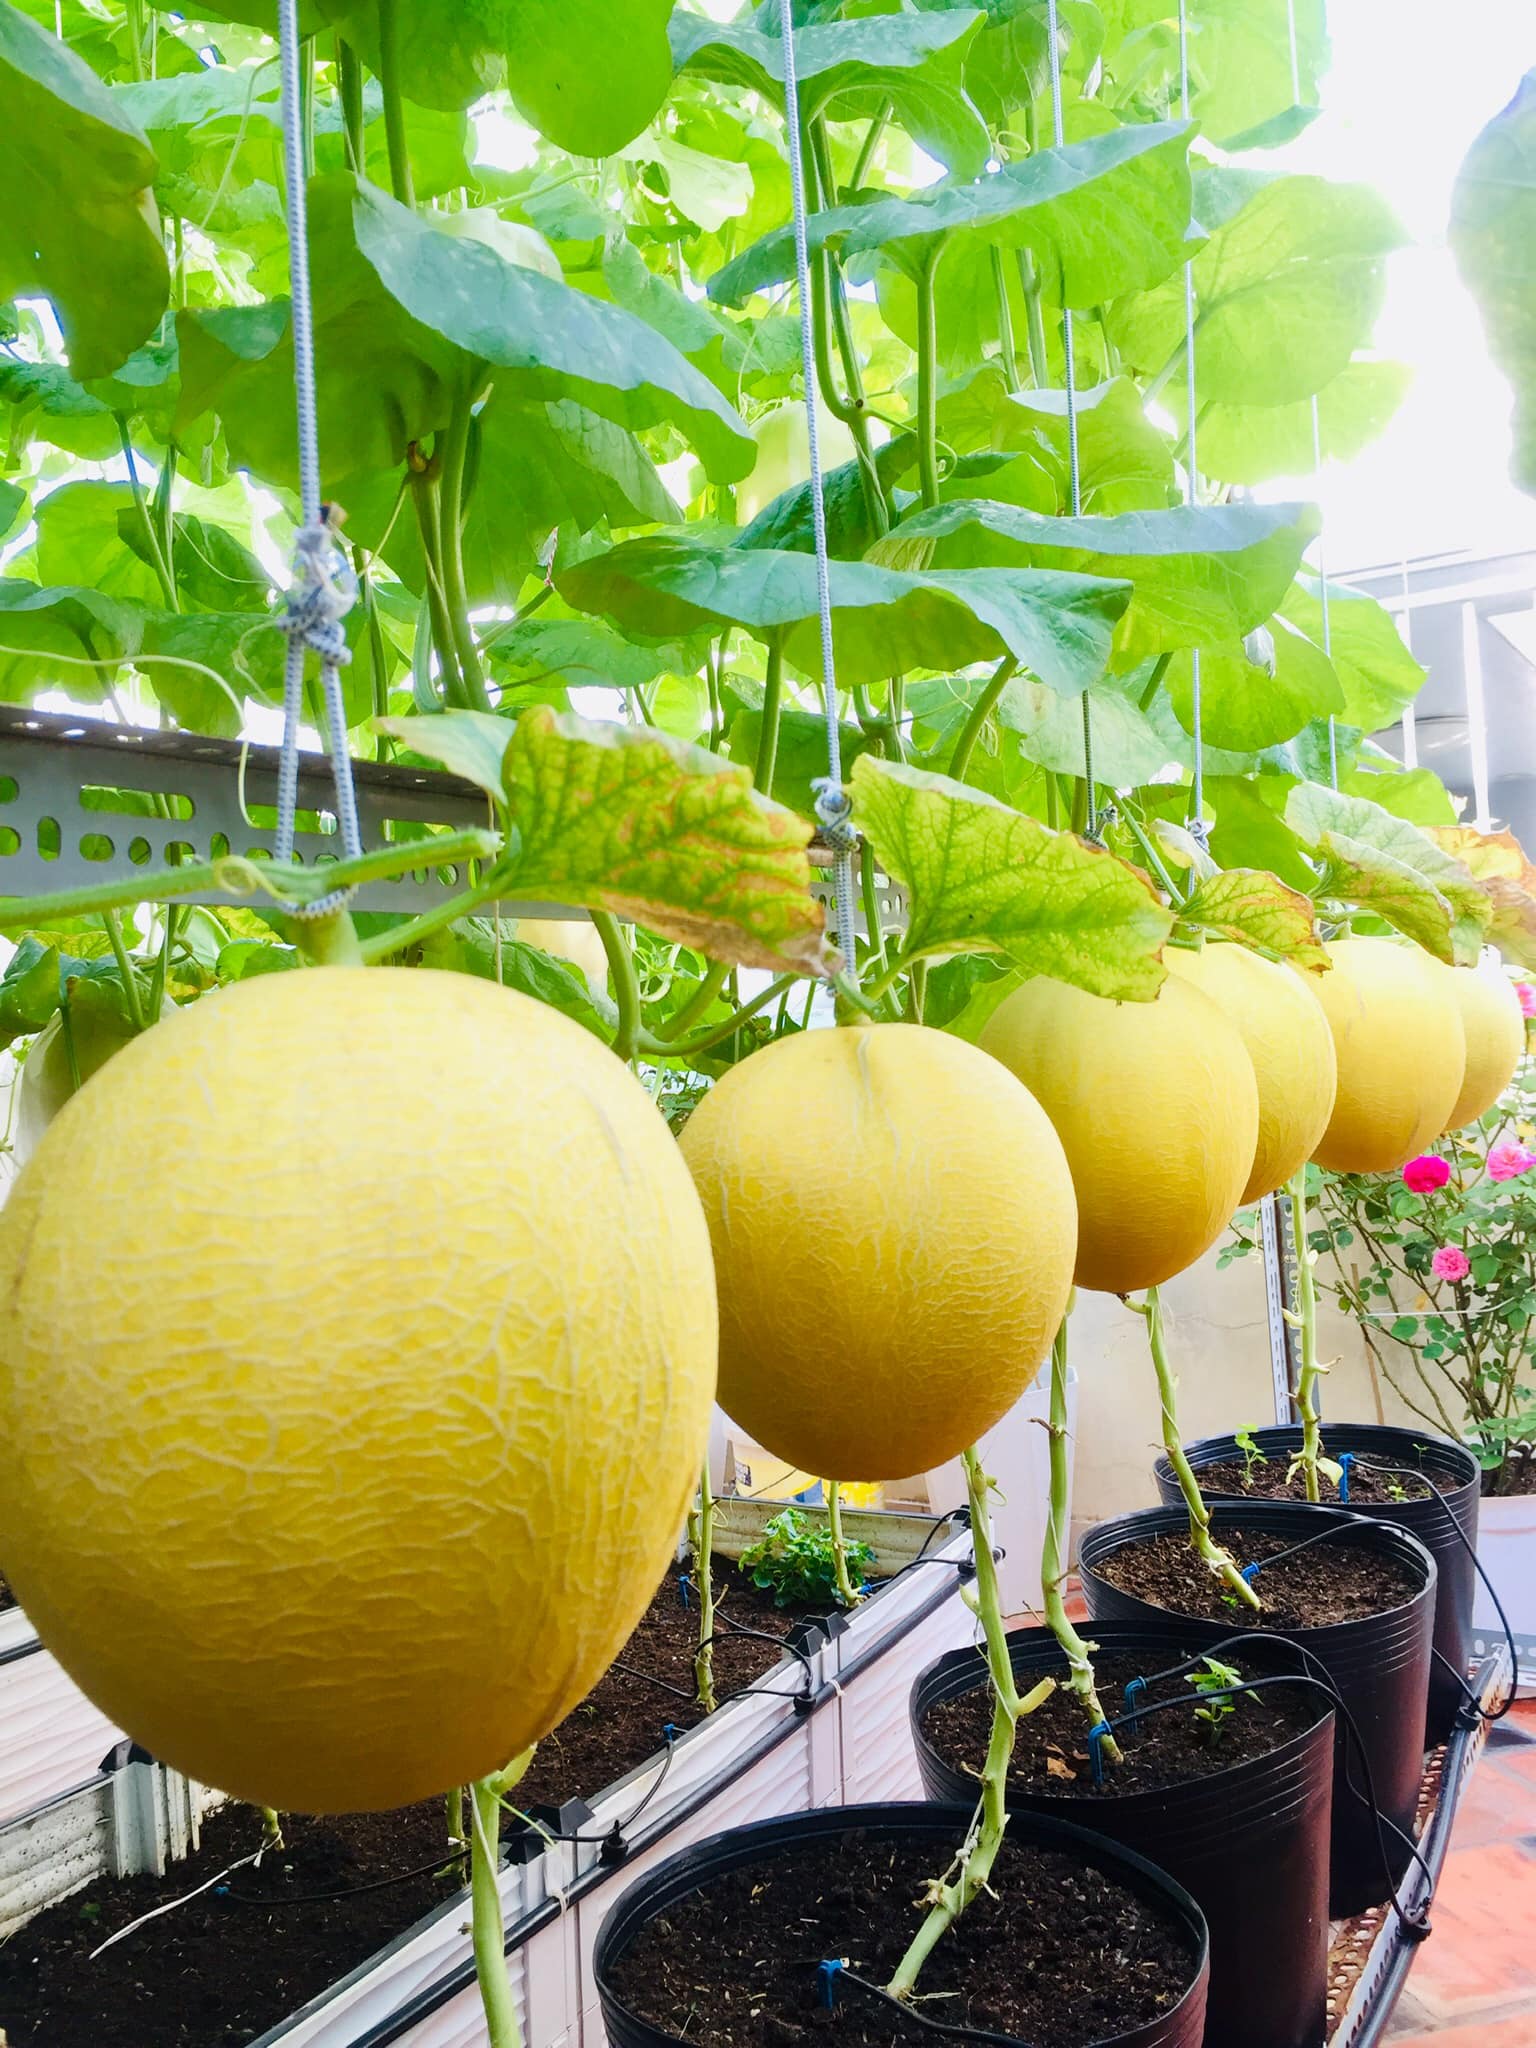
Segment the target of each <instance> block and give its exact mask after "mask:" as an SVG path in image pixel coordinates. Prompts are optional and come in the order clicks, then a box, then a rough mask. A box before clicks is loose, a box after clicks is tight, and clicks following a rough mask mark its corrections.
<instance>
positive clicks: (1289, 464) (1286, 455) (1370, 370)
mask: <svg viewBox="0 0 1536 2048" xmlns="http://www.w3.org/2000/svg"><path fill="white" fill-rule="evenodd" d="M1198 350H1199V344H1198V343H1197V344H1196V352H1197V355H1198ZM1412 381H1413V371H1412V370H1411V369H1410V368H1409V367H1408V365H1407V364H1406V363H1389V362H1382V361H1379V360H1377V359H1376V358H1374V357H1365V356H1362V357H1357V358H1356V359H1355V360H1354V361H1353V362H1350V363H1346V364H1345V366H1344V368H1343V369H1342V370H1341V371H1340V372H1339V374H1338V376H1337V377H1335V378H1334V379H1333V380H1332V382H1331V383H1328V384H1325V385H1324V386H1323V388H1322V390H1321V391H1320V392H1319V393H1318V394H1317V427H1318V443H1319V446H1320V447H1321V450H1322V455H1323V460H1324V461H1325V462H1352V461H1353V460H1354V458H1355V457H1356V456H1357V455H1358V454H1359V453H1360V452H1361V450H1362V449H1364V448H1367V447H1369V445H1370V443H1371V442H1372V441H1374V440H1375V439H1376V438H1377V436H1378V435H1379V434H1381V433H1382V432H1383V430H1384V429H1385V428H1386V426H1387V424H1388V422H1389V421H1390V420H1391V418H1392V415H1393V414H1394V413H1395V412H1396V411H1397V409H1398V407H1399V406H1400V405H1401V404H1402V402H1403V399H1404V398H1405V397H1406V395H1407V392H1408V386H1409V385H1410V383H1411V382H1412ZM1163 403H1164V404H1165V405H1166V406H1167V407H1168V410H1169V411H1170V412H1171V413H1172V414H1173V416H1174V418H1175V419H1176V420H1177V422H1178V424H1179V428H1180V430H1181V431H1182V430H1183V427H1184V423H1185V420H1186V418H1187V414H1188V408H1187V406H1186V404H1185V386H1184V383H1183V380H1182V379H1181V378H1178V377H1175V378H1174V380H1173V382H1172V383H1171V384H1170V385H1169V386H1168V387H1167V389H1166V390H1165V391H1164V393H1163ZM1197 431H1198V437H1199V438H1198V449H1199V458H1200V468H1201V470H1202V471H1203V472H1204V474H1205V475H1206V476H1209V477H1219V478H1220V479H1221V481H1222V482H1223V483H1229V484H1261V483H1267V482H1268V481H1269V480H1270V479H1271V478H1272V477H1285V476H1310V475H1311V474H1312V471H1313V470H1314V468H1315V467H1316V463H1315V461H1314V457H1313V444H1312V401H1311V400H1310V399H1309V398H1302V399H1298V400H1296V401H1295V403H1294V404H1291V405H1211V404H1208V405H1204V406H1202V407H1201V409H1200V419H1199V425H1198V430H1197Z"/></svg>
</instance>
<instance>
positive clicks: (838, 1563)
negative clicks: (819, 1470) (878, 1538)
mask: <svg viewBox="0 0 1536 2048" xmlns="http://www.w3.org/2000/svg"><path fill="white" fill-rule="evenodd" d="M826 1494H827V1527H828V1528H829V1529H830V1530H831V1532H832V1569H833V1573H834V1583H835V1585H836V1587H837V1597H838V1601H839V1603H840V1604H841V1605H842V1606H844V1607H857V1606H858V1604H859V1602H860V1600H862V1599H863V1597H864V1596H863V1594H862V1593H861V1592H860V1591H859V1589H858V1587H857V1586H855V1585H854V1583H853V1581H852V1579H851V1578H850V1577H849V1576H848V1540H847V1538H846V1537H845V1536H844V1534H843V1489H842V1485H841V1482H840V1481H838V1480H836V1479H829V1480H828V1481H827V1483H826Z"/></svg>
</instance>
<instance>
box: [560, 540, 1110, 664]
mask: <svg viewBox="0 0 1536 2048" xmlns="http://www.w3.org/2000/svg"><path fill="white" fill-rule="evenodd" d="M556 583H557V586H558V588H559V590H560V594H561V596H562V597H564V598H565V600H566V602H567V603H568V604H571V605H574V606H576V607H577V609H579V610H581V611H588V612H595V613H598V614H599V615H601V616H602V617H605V618H607V619H610V620H611V621H612V622H613V624H614V625H615V626H617V627H618V629H619V631H620V632H621V633H626V634H632V635H635V636H636V637H638V638H641V639H650V640H673V639H681V638H684V637H685V636H686V635H688V634H690V633H694V632H697V631H699V630H700V629H707V630H714V631H718V630H719V629H720V628H721V627H724V626H742V627H744V628H745V629H746V630H747V631H748V632H750V633H752V634H754V635H755V636H756V637H757V638H759V639H762V640H766V639H768V638H769V637H770V636H771V635H773V634H775V633H779V632H782V633H784V635H785V648H786V653H787V655H788V658H789V659H790V660H791V661H792V662H794V663H795V664H796V666H798V667H800V668H802V669H804V671H805V672H806V673H807V674H812V673H816V672H817V671H818V670H819V666H820V657H819V652H818V646H819V641H818V629H817V626H816V565H815V562H814V561H813V559H812V558H811V557H810V556H809V555H803V554H796V553H791V552H787V551H777V550H773V551H770V550H769V549H766V548H760V549H751V550H748V549H741V548H723V547H709V546H706V545H704V544H703V543H701V542H696V541H687V540H678V539H674V538H672V537H670V536H666V535H650V536H646V537H645V538H642V539H639V540H631V541H626V542H624V543H623V545H622V546H620V547H617V548H614V549H612V550H611V551H610V552H609V553H608V554H606V555H596V556H594V557H592V558H591V559H590V560H588V561H585V562H580V563H577V564H576V565H575V566H574V567H572V568H569V569H567V570H566V571H565V572H564V573H563V574H559V575H557V577H556ZM831 585H832V625H833V636H834V646H835V652H836V657H837V667H838V675H839V677H840V678H841V680H842V681H843V682H845V683H854V682H860V683H871V682H879V681H881V680H883V679H884V678H886V677H888V676H891V675H899V674H903V673H904V672H905V671H906V670H908V669H912V668H937V669H946V670H953V669H956V668H961V667H964V666H965V665H966V664H967V663H969V662H973V661H996V660H998V659H999V658H1000V657H1001V656H1002V655H1003V654H1005V653H1006V654H1012V655H1013V656H1014V657H1015V659H1016V660H1018V662H1019V663H1020V664H1021V666H1023V667H1025V668H1028V669H1030V670H1031V671H1032V672H1033V673H1034V674H1036V675H1038V676H1039V677H1040V679H1041V681H1042V682H1045V683H1048V684H1050V685H1051V687H1052V688H1053V689H1058V690H1061V691H1064V692H1067V693H1072V692H1076V691H1080V690H1084V689H1086V688H1087V687H1088V685H1089V684H1090V683H1092V682H1093V681H1094V680H1095V679H1096V678H1097V677H1098V676H1100V675H1102V674H1103V672H1104V667H1105V664H1106V662H1107V661H1108V658H1109V651H1110V642H1111V636H1112V633H1113V629H1114V625H1115V622H1116V620H1117V619H1118V618H1119V617H1120V614H1121V613H1122V612H1123V611H1124V609H1125V606H1126V604H1127V602H1128V600H1129V597H1130V586H1129V585H1128V584H1125V583H1108V582H1104V581H1101V580H1098V579H1096V578H1093V577H1087V576H1069V575H1066V574H1063V573H1061V572H1059V571H1056V570H1049V569H1030V570H1019V569H1012V570H1008V569H972V570H964V571H956V572H955V573H953V574H950V575H941V574H939V573H937V572H920V571H910V572H904V571H900V570H896V569H886V568H882V567H880V566H878V565H877V564H875V563H873V562H834V563H832V565H831Z"/></svg>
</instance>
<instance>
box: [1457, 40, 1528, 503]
mask: <svg viewBox="0 0 1536 2048" xmlns="http://www.w3.org/2000/svg"><path fill="white" fill-rule="evenodd" d="M1450 240H1451V247H1452V249H1453V250H1454V251H1455V255H1456V262H1457V265H1458V266H1459V268H1460V270H1461V274H1462V277H1463V279H1464V280H1465V282H1466V286H1467V289H1468V290H1469V291H1470V292H1471V294H1472V296H1473V297H1474V298H1475V299H1476V300H1477V302H1478V305H1479V307H1480V308H1481V310H1482V315H1483V326H1484V328H1485V330H1486V332H1487V335H1488V350H1489V353H1490V355H1492V357H1493V359H1494V361H1495V363H1497V364H1498V366H1499V368H1500V369H1501V370H1502V371H1503V373H1504V375H1505V376H1506V377H1507V378H1508V379H1509V381H1510V383H1511V385H1512V386H1513V387H1514V394H1515V415H1514V453H1513V456H1512V459H1511V465H1510V473H1511V475H1512V476H1513V477H1514V480H1515V482H1516V483H1517V484H1518V485H1519V486H1520V488H1521V489H1522V490H1524V491H1531V492H1536V71H1528V72H1527V73H1526V74H1525V76H1524V78H1522V79H1521V81H1520V85H1519V88H1518V90H1517V91H1516V93H1515V96H1514V98H1513V99H1512V100H1511V101H1510V103H1509V105H1508V106H1507V107H1505V109H1504V110H1503V112H1502V113H1499V114H1496V115H1495V116H1494V118H1493V119H1492V120H1491V121H1490V122H1489V123H1488V125H1487V127H1486V128H1484V130H1483V132H1482V133H1481V135H1479V136H1478V138H1477V140H1476V142H1474V143H1473V145H1472V147H1471V149H1470V150H1469V151H1468V152H1467V159H1466V162H1465V163H1464V164H1463V165H1462V167H1461V173H1460V175H1459V177H1458V178H1457V180H1456V189H1455V195H1454V197H1453V199H1452V203H1451V228H1450Z"/></svg>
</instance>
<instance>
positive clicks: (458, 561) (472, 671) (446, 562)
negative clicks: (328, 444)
mask: <svg viewBox="0 0 1536 2048" xmlns="http://www.w3.org/2000/svg"><path fill="white" fill-rule="evenodd" d="M482 390H483V387H482ZM481 395H482V392H481V391H477V390H475V389H473V388H472V387H466V388H465V389H464V390H463V391H461V392H460V394H459V396H458V397H457V398H456V399H455V401H454V406H453V413H452V416H451V417H450V419H449V422H448V434H447V439H446V443H445V445H444V448H443V474H442V479H441V482H440V485H439V504H440V507H441V512H440V520H439V524H440V528H441V546H442V555H441V566H442V576H443V594H444V597H445V598H446V600H447V604H448V618H449V624H450V626H451V628H452V631H453V644H454V648H455V650H456V651H457V654H458V658H459V674H460V676H461V677H462V678H463V683H464V694H465V698H466V700H467V702H468V705H469V709H470V710H471V711H489V710H490V709H491V700H490V697H489V695H488V693H487V691H486V687H485V670H484V668H483V667H482V666H481V663H480V650H479V648H478V646H477V645H476V644H475V631H474V627H473V626H472V625H471V623H470V617H469V593H468V589H467V586H466V583H465V578H464V514H465V509H466V507H465V502H464V465H465V458H466V456H467V453H468V449H469V435H470V429H471V428H472V426H473V424H474V416H475V405H476V403H477V401H478V399H479V398H480V396H481Z"/></svg>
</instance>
